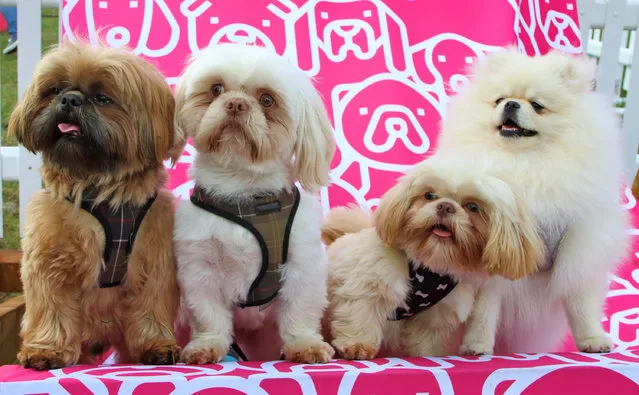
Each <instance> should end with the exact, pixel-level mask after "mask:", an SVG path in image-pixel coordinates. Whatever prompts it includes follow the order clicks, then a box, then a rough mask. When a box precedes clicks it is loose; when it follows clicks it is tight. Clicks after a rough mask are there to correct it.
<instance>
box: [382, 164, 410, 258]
mask: <svg viewBox="0 0 639 395" xmlns="http://www.w3.org/2000/svg"><path fill="white" fill-rule="evenodd" d="M411 188H412V181H411V180H410V179H409V177H408V176H404V177H402V178H401V179H400V180H399V182H398V183H397V184H396V185H395V186H394V187H392V188H391V189H389V190H388V191H387V192H386V193H385V194H384V196H382V198H381V199H380V202H379V206H377V210H375V217H374V224H375V229H376V230H377V235H378V236H379V238H380V239H382V240H383V241H384V242H385V243H386V244H388V245H389V246H394V245H395V242H396V240H397V236H398V235H399V232H400V231H401V228H402V226H403V224H404V222H405V219H406V214H407V213H408V210H409V209H410V206H411V204H412V201H413V199H412V196H411V195H412V194H411V193H410V190H411Z"/></svg>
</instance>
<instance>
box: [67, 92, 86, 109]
mask: <svg viewBox="0 0 639 395" xmlns="http://www.w3.org/2000/svg"><path fill="white" fill-rule="evenodd" d="M61 103H62V108H63V109H65V110H66V109H69V107H80V106H81V105H83V104H84V97H83V96H82V95H80V94H78V93H73V92H69V93H65V94H64V96H62V100H61Z"/></svg>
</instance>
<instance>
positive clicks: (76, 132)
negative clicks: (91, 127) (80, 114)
mask: <svg viewBox="0 0 639 395" xmlns="http://www.w3.org/2000/svg"><path fill="white" fill-rule="evenodd" d="M58 130H60V133H62V135H63V136H68V137H78V136H80V135H81V134H82V131H81V130H80V127H79V126H78V125H76V124H73V123H59V124H58Z"/></svg>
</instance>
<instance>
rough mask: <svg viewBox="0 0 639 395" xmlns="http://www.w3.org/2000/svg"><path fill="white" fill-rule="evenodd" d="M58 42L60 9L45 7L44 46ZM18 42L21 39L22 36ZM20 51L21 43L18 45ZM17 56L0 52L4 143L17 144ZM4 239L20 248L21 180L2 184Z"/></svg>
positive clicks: (3, 244)
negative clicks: (13, 131)
mask: <svg viewBox="0 0 639 395" xmlns="http://www.w3.org/2000/svg"><path fill="white" fill-rule="evenodd" d="M8 38H9V37H8V35H7V34H6V33H2V34H0V47H1V48H4V45H5V43H6V42H7V39H8ZM57 42H58V9H57V8H55V9H43V10H42V48H43V50H46V49H47V48H49V47H50V46H51V45H53V44H55V43H57ZM18 43H20V38H19V37H18ZM23 45H24V44H23ZM18 50H19V46H18ZM17 81H18V72H17V55H16V52H14V53H12V54H9V55H0V84H2V96H1V97H0V104H1V107H2V108H1V109H0V112H1V118H0V119H1V120H2V145H4V146H12V145H13V146H15V145H17V144H18V142H17V141H16V139H15V137H13V136H8V135H7V121H8V120H9V115H10V114H11V110H12V109H13V106H14V105H15V103H16V99H17V88H18V87H17ZM2 200H3V207H2V212H3V217H4V223H3V227H4V238H3V239H0V248H1V249H19V248H20V232H19V229H20V221H19V213H20V210H19V205H18V183H17V182H15V181H4V182H3V183H2Z"/></svg>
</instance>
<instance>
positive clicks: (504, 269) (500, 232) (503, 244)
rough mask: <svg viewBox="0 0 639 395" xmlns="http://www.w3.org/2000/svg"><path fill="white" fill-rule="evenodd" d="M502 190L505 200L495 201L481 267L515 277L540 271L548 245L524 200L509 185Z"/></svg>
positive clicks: (493, 273)
mask: <svg viewBox="0 0 639 395" xmlns="http://www.w3.org/2000/svg"><path fill="white" fill-rule="evenodd" d="M506 188H507V187H506ZM500 189H501V191H502V192H501V197H502V199H500V201H499V202H498V203H496V204H494V208H493V211H492V214H491V223H490V234H489V236H488V242H487V243H486V248H485V249H484V253H483V256H482V267H483V268H484V269H485V270H486V271H487V272H488V273H490V274H492V275H499V276H502V277H505V278H508V279H510V280H516V279H518V278H521V277H524V276H526V275H529V274H532V273H535V272H536V271H537V270H539V268H540V267H541V265H542V264H543V263H544V259H545V257H546V246H545V244H544V242H543V240H542V239H541V237H540V236H539V233H538V232H537V226H536V224H535V221H534V220H533V218H532V216H531V215H530V214H529V213H528V211H527V210H526V207H524V205H523V204H522V202H521V199H519V198H517V197H516V196H515V195H514V194H513V193H512V191H510V188H507V189H505V188H503V187H502V188H500Z"/></svg>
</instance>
